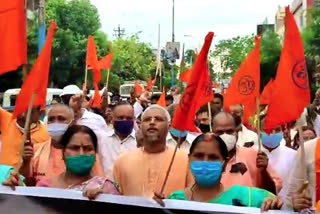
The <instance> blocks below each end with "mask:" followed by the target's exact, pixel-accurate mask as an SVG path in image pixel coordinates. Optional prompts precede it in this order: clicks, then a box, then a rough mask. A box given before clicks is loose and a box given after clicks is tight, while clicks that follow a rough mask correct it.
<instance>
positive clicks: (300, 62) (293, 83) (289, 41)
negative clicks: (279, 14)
mask: <svg viewBox="0 0 320 214" xmlns="http://www.w3.org/2000/svg"><path fill="white" fill-rule="evenodd" d="M285 26H286V31H285V35H284V42H283V47H282V52H281V57H280V62H279V66H278V70H277V76H276V79H275V81H274V84H273V91H272V96H271V99H270V103H269V107H268V111H267V116H266V129H267V130H270V131H271V130H272V129H274V128H275V127H277V126H279V125H282V124H285V123H288V122H291V121H294V120H296V119H297V118H299V117H300V115H301V113H302V112H303V110H304V108H305V107H306V106H307V105H308V104H309V103H310V91H309V79H308V73H307V67H306V61H305V58H304V52H303V43H302V39H301V36H300V33H299V30H298V27H297V24H296V22H295V20H294V17H293V15H292V13H291V12H290V10H289V8H288V7H287V8H286V18H285Z"/></svg>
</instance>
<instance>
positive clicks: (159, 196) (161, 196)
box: [153, 132, 182, 207]
mask: <svg viewBox="0 0 320 214" xmlns="http://www.w3.org/2000/svg"><path fill="white" fill-rule="evenodd" d="M181 144H182V133H181V132H180V136H179V138H178V142H177V145H176V147H175V149H174V152H173V155H172V157H171V161H170V164H169V167H168V169H167V172H166V176H165V178H164V182H163V184H162V187H161V190H160V193H156V192H155V193H154V196H153V199H154V200H155V201H156V202H157V203H159V204H160V206H162V207H164V206H165V204H164V202H163V201H162V200H163V199H164V194H163V192H164V188H165V187H166V184H167V181H168V178H169V174H170V171H171V168H172V165H173V161H174V158H175V157H176V154H177V151H178V148H180V145H181Z"/></svg>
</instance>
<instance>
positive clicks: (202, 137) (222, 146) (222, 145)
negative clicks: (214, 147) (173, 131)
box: [189, 134, 229, 160]
mask: <svg viewBox="0 0 320 214" xmlns="http://www.w3.org/2000/svg"><path fill="white" fill-rule="evenodd" d="M206 135H211V140H210V142H212V143H218V145H219V149H220V154H221V155H222V157H223V159H224V160H227V159H228V156H229V153H228V149H227V146H226V144H225V142H224V141H223V140H222V139H221V138H220V137H219V136H215V135H213V134H201V135H199V136H198V137H196V139H194V141H193V142H192V145H191V147H190V150H189V155H191V154H192V153H193V151H194V150H195V148H196V146H197V145H198V144H199V143H200V142H203V141H207V140H206V137H207V136H206Z"/></svg>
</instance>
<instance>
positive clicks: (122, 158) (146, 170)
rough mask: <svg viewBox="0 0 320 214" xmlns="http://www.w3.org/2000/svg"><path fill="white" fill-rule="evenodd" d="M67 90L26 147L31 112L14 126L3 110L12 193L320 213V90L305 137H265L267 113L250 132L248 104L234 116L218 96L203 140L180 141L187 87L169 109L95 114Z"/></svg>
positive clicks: (139, 104) (170, 98) (137, 104)
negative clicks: (180, 109)
mask: <svg viewBox="0 0 320 214" xmlns="http://www.w3.org/2000/svg"><path fill="white" fill-rule="evenodd" d="M64 91H65V92H64V93H63V94H62V96H61V100H58V101H55V102H53V103H52V105H51V106H50V108H49V109H47V110H46V111H45V110H43V109H40V108H33V109H32V112H31V125H30V129H31V130H30V139H29V140H26V141H25V142H24V140H23V136H24V132H25V129H26V128H25V127H24V126H25V120H26V113H25V114H23V115H21V116H19V117H18V118H13V116H12V114H11V113H10V112H7V111H5V110H4V109H2V108H0V131H1V136H0V141H1V149H0V164H1V165H0V182H1V183H2V184H3V185H6V186H11V187H14V186H26V187H28V186H38V187H51V188H60V189H73V190H77V191H82V192H83V194H84V195H85V196H86V197H88V198H90V199H95V198H96V197H97V196H98V195H99V194H115V195H124V196H140V197H146V198H153V199H155V200H156V201H157V202H159V203H160V204H162V205H165V204H163V201H162V200H163V199H176V200H188V201H196V202H207V203H216V204H225V205H233V206H244V207H257V208H261V209H262V210H270V209H286V210H294V211H299V212H300V211H303V210H313V209H314V207H315V206H316V202H317V201H316V194H317V191H316V188H317V184H316V182H317V179H316V173H318V172H317V167H316V162H317V161H320V142H319V138H318V136H319V135H320V108H319V102H318V100H319V98H320V91H318V92H317V93H316V94H315V98H314V99H313V102H312V103H311V104H310V105H309V106H308V107H307V108H306V110H305V112H304V113H303V114H302V115H301V118H300V119H299V124H301V123H302V124H303V126H302V132H300V133H301V134H302V137H300V136H299V133H298V131H297V122H296V121H292V123H290V124H286V125H285V126H281V127H277V128H276V129H274V130H273V131H272V133H271V134H267V133H265V130H264V114H263V112H264V111H261V112H262V113H261V115H259V119H260V120H261V134H260V136H258V134H257V130H256V128H254V127H253V126H250V124H249V125H248V124H243V122H242V121H243V120H242V116H243V106H241V105H235V106H232V107H230V112H225V111H224V108H223V103H224V102H223V95H221V94H218V93H214V98H213V100H212V102H211V104H210V105H205V106H203V107H202V108H201V109H200V110H199V111H198V112H197V114H196V117H195V120H194V123H195V124H196V126H197V127H198V130H199V132H197V133H196V132H188V133H187V134H186V135H184V136H180V138H177V137H176V136H177V135H176V134H175V133H174V132H175V130H173V129H171V128H170V125H171V121H172V119H173V117H174V113H175V110H176V107H177V105H178V103H179V99H180V97H181V96H180V91H179V89H178V88H176V89H174V90H171V92H170V95H167V97H166V104H167V108H164V107H161V106H159V105H157V104H156V103H157V100H158V99H159V96H156V95H152V92H144V93H143V94H141V95H139V96H135V95H134V94H133V96H132V97H131V98H130V99H129V100H128V101H120V99H119V97H114V99H112V100H111V102H109V103H108V105H106V106H105V107H103V108H102V109H92V108H90V102H88V99H86V97H85V96H83V95H82V94H81V90H80V89H79V88H78V87H77V86H72V90H70V87H69V88H67V89H64ZM208 106H210V109H209V107H208ZM262 107H263V108H264V106H262ZM290 108H294V106H291V107H290ZM44 114H45V117H44V119H42V120H41V118H43V115H44ZM301 121H302V122H301ZM259 138H260V139H261V145H259V142H260V141H259ZM301 143H304V147H305V153H302V152H301V151H300V149H299V147H300V145H301ZM176 146H178V150H177V151H176V153H175V148H176ZM260 147H261V148H260ZM318 147H319V148H318ZM318 150H319V151H318ZM315 151H318V153H319V154H318V156H317V155H315ZM302 154H304V155H302ZM316 154H317V153H316ZM173 155H174V159H173V162H171V160H172V157H173ZM317 158H319V160H317ZM304 161H305V166H304V165H303V164H302V163H304ZM169 169H170V170H169ZM305 174H307V176H304V175H305ZM319 185H320V184H319Z"/></svg>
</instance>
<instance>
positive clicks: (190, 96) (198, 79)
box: [172, 32, 213, 132]
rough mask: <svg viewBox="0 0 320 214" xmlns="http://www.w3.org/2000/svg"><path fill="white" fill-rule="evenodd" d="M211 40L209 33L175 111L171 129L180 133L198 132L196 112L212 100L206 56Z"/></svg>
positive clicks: (211, 33) (210, 33) (211, 34)
mask: <svg viewBox="0 0 320 214" xmlns="http://www.w3.org/2000/svg"><path fill="white" fill-rule="evenodd" d="M212 39H213V32H209V33H208V34H207V36H206V38H205V42H204V45H203V47H202V49H201V51H200V54H199V56H198V57H197V59H196V61H195V63H194V65H193V67H192V71H191V78H190V81H189V82H188V85H187V88H186V90H185V92H184V94H183V96H182V98H181V100H180V103H179V105H178V106H177V109H176V111H175V114H174V117H173V121H172V128H173V129H176V130H179V131H180V132H185V131H192V132H199V130H198V129H197V128H196V126H195V123H194V120H195V116H196V112H197V111H198V110H199V109H200V107H201V106H203V105H205V104H206V103H208V102H211V101H212V99H213V92H212V84H211V80H210V76H209V71H208V64H207V56H208V53H209V49H210V46H211V42H212Z"/></svg>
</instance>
